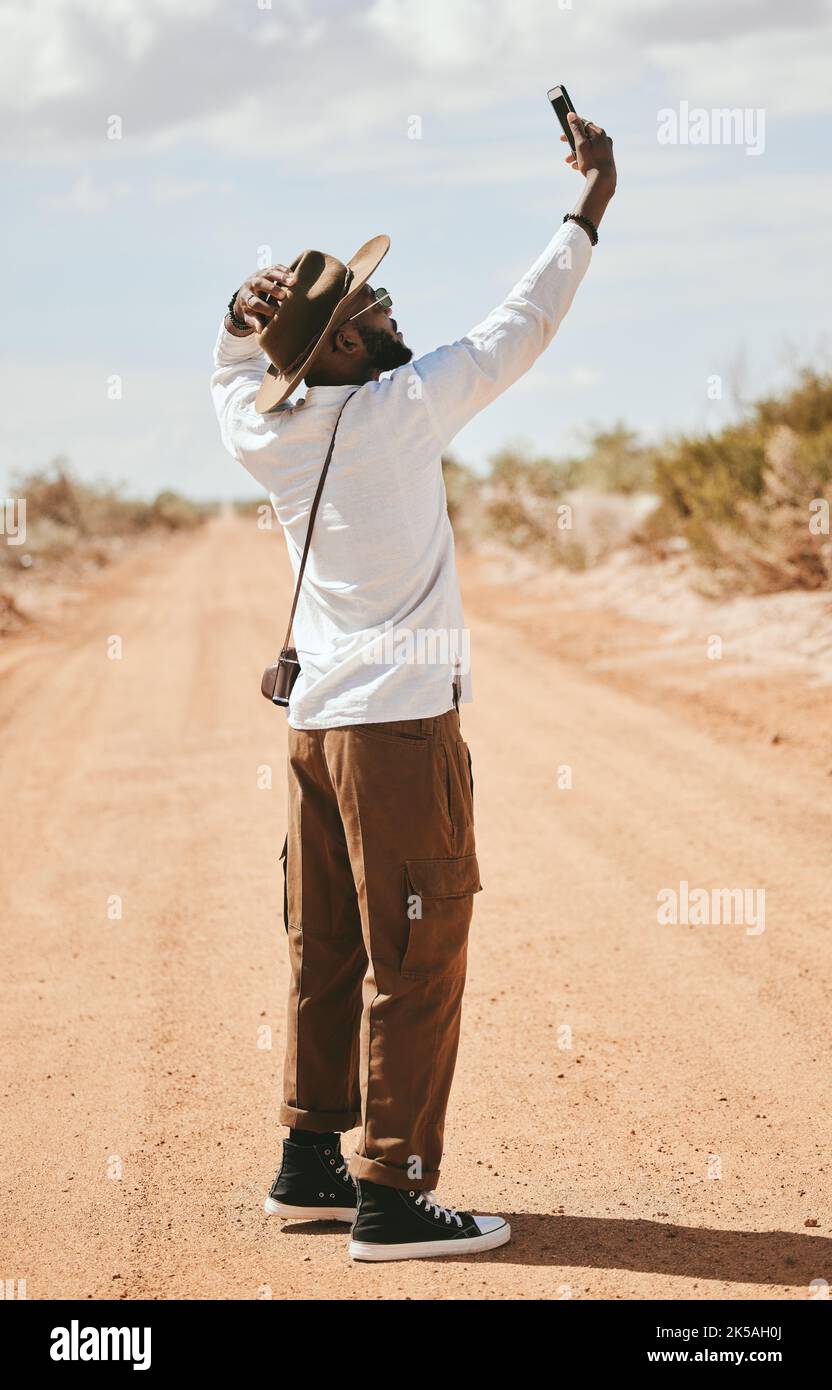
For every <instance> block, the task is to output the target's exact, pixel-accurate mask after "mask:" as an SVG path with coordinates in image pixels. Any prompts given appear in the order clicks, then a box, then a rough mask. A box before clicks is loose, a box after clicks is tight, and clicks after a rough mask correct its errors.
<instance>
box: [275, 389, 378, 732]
mask: <svg viewBox="0 0 832 1390" xmlns="http://www.w3.org/2000/svg"><path fill="white" fill-rule="evenodd" d="M354 395H355V391H351V392H350V394H349V395H348V396H347V399H346V400H345V401H344V404H343V405H342V406H341V409H340V410H339V412H338V419H337V420H336V421H335V429H334V430H333V431H332V440H331V442H330V445H329V452H328V453H327V456H326V462H325V463H324V466H323V469H322V470H321V477H320V481H319V483H318V490H317V492H316V493H315V500H314V501H313V503H312V510H311V511H310V513H309V526H308V527H307V531H306V544H305V545H304V547H303V555H302V557H301V562H300V568H299V569H298V578H297V583H296V584H295V597H294V600H293V602H292V611H291V613H290V614H289V626H288V627H287V629H286V639H285V641H284V643H283V650H282V651H281V653H280V657H279V659H278V660H277V661H276V662H275V664H274V665H272V666H267V667H266V669H265V671H264V672H263V679H262V680H261V682H260V692H261V694H263V695H265V697H266V699H267V700H270V701H271V703H272V704H273V705H280V706H281V708H282V709H288V707H289V697H290V695H291V694H292V690H293V688H294V684H295V681H296V680H297V678H298V676H299V675H300V662H299V660H298V654H297V651H296V650H295V648H294V647H292V646H290V642H291V640H292V627H293V626H294V622H295V612H296V611H297V606H298V599H299V598H300V586H301V584H302V583H303V574H304V570H305V569H306V561H307V559H308V557H309V547H310V545H311V543H312V530H313V527H314V525H315V518H316V516H317V515H318V507H319V506H320V502H321V494H322V493H323V490H324V483H325V482H326V475H327V473H328V472H329V465H330V464H331V462H332V455H333V452H334V450H335V436H336V435H337V433H338V426H339V425H340V423H341V416H342V415H343V413H344V411H345V410H346V408H347V405H348V404H349V402H350V401H351V400H352V398H353V396H354Z"/></svg>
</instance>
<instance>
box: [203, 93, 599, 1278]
mask: <svg viewBox="0 0 832 1390" xmlns="http://www.w3.org/2000/svg"><path fill="white" fill-rule="evenodd" d="M570 120H571V122H572V130H573V134H574V137H575V142H576V153H575V154H574V155H569V156H568V157H567V162H568V163H570V164H571V165H572V166H573V167H574V168H576V169H577V170H578V171H579V172H580V173H581V174H583V175H584V176H585V179H586V182H585V185H584V189H583V192H582V195H581V197H580V198H579V200H578V203H577V204H576V207H575V209H574V212H573V213H571V214H568V218H569V219H570V220H566V219H564V222H563V225H562V226H561V227H560V229H559V230H558V232H557V233H556V235H555V237H554V238H553V240H552V241H551V243H550V244H549V246H548V247H547V249H546V251H544V253H543V255H542V256H541V257H540V258H539V260H538V261H537V262H536V263H535V265H534V266H533V267H532V268H531V270H530V271H529V272H528V274H527V275H526V276H524V278H523V279H522V280H521V281H520V282H519V284H518V285H517V286H516V287H515V288H514V290H512V292H511V294H510V295H509V296H508V298H507V299H506V300H505V302H504V303H503V304H502V305H501V306H500V307H499V308H498V309H496V310H495V311H494V312H493V313H492V314H490V315H489V316H488V318H486V319H485V320H484V321H483V323H481V324H480V325H479V326H478V327H477V328H475V329H473V330H472V331H471V332H470V333H469V334H468V335H467V337H465V338H462V339H460V340H459V341H458V342H456V343H453V344H451V345H449V346H446V347H440V348H438V349H437V350H436V351H435V352H432V353H429V354H427V355H426V356H425V357H421V358H419V359H418V360H417V361H413V360H412V357H413V354H412V352H411V350H410V349H409V348H408V347H407V346H406V345H405V343H404V339H403V337H402V334H401V332H400V331H399V329H398V324H397V322H396V320H395V319H394V318H393V317H392V313H391V310H392V300H391V299H390V297H389V295H387V294H386V292H385V291H374V290H373V289H372V288H371V287H370V284H369V283H368V282H369V279H370V278H371V276H372V274H373V272H374V270H375V269H376V267H377V266H378V264H379V262H380V261H381V259H383V257H384V255H385V254H386V251H387V249H388V247H389V241H388V239H387V238H386V237H376V238H375V239H374V240H373V241H371V242H368V243H367V245H366V246H365V247H363V248H362V250H361V251H360V252H359V253H358V255H357V256H356V257H354V258H353V260H352V261H351V262H350V263H349V265H347V266H345V265H343V264H342V263H341V262H340V261H337V260H336V259H335V258H334V257H331V256H323V255H321V254H320V253H318V252H307V253H305V254H304V255H303V256H302V257H300V258H299V259H298V261H297V262H296V263H295V265H294V266H293V269H292V271H287V270H286V269H285V268H284V267H282V266H277V267H274V268H272V269H270V270H266V271H262V272H259V273H257V274H255V275H253V276H252V277H251V278H250V279H249V280H248V281H247V282H246V283H245V284H244V285H243V287H242V289H241V290H240V291H239V292H238V293H237V294H236V295H235V296H234V298H233V300H232V302H231V305H230V306H229V314H228V316H227V317H226V319H225V322H224V325H223V328H222V330H221V332H220V335H219V339H218V342H217V347H216V352H215V371H214V374H213V378H212V392H213V397H214V403H215V406H216V410H217V414H218V417H219V421H220V427H221V431H222V437H223V440H224V443H225V444H226V447H227V448H228V449H229V450H230V452H231V453H232V454H233V455H234V457H235V458H237V459H238V460H239V461H240V462H241V463H242V464H243V465H244V466H245V467H246V468H247V469H248V471H249V472H250V473H251V474H252V475H253V476H254V477H255V478H256V479H257V480H258V482H260V483H261V484H262V485H263V486H264V487H265V488H266V490H267V491H268V492H269V494H270V496H271V500H272V504H273V507H274V510H275V512H276V514H277V517H278V519H279V521H280V522H281V525H282V526H283V528H284V532H285V535H286V540H287V545H288V548H289V553H290V558H291V560H292V564H293V567H294V570H295V575H296V578H297V576H298V572H299V569H300V565H301V555H302V552H303V551H304V546H305V544H306V541H307V535H308V531H309V521H310V513H311V511H312V504H313V498H314V496H315V493H316V489H317V488H318V485H319V480H320V477H321V472H322V469H323V467H324V463H325V460H326V458H327V455H328V452H329V451H330V449H332V453H331V467H330V469H329V472H328V473H327V475H326V478H325V482H324V487H323V491H322V500H321V505H320V511H319V512H318V514H317V518H316V520H315V525H314V529H313V531H312V538H311V544H310V549H309V560H308V567H307V568H306V570H305V573H302V583H301V587H300V593H299V599H298V606H297V612H296V616H295V620H294V629H293V630H294V638H295V645H296V647H297V650H298V655H299V660H300V667H301V671H300V676H299V678H298V679H297V683H296V684H295V686H294V689H293V691H292V695H291V702H290V713H289V834H288V839H287V851H286V864H285V871H286V903H287V911H286V927H287V931H288V934H289V950H290V957H291V965H292V986H291V993H290V999H289V1012H288V1036H287V1044H286V1060H285V1068H284V1102H283V1105H282V1108H281V1111H280V1120H281V1123H283V1124H286V1125H288V1126H289V1129H290V1133H289V1137H288V1139H287V1140H285V1141H284V1151H283V1165H282V1168H281V1170H280V1172H279V1174H278V1176H277V1178H276V1179H275V1182H274V1184H273V1186H272V1189H271V1192H270V1194H269V1197H268V1199H267V1202H266V1209H267V1211H270V1212H274V1213H277V1214H279V1215H281V1216H283V1217H290V1218H292V1217H293V1218H295V1219H302V1220H310V1219H323V1220H332V1219H337V1220H345V1221H351V1222H352V1223H353V1226H352V1240H351V1242H350V1254H351V1255H352V1257H353V1258H355V1259H362V1260H379V1259H409V1258H418V1257H421V1256H435V1255H444V1254H452V1255H454V1254H465V1253H472V1252H476V1251H482V1250H488V1249H491V1248H493V1247H495V1246H497V1245H502V1244H504V1243H505V1241H507V1240H508V1239H509V1236H510V1228H509V1226H508V1223H507V1222H506V1221H504V1220H503V1219H502V1218H501V1217H498V1216H472V1215H471V1214H470V1213H468V1212H464V1211H457V1210H455V1209H453V1208H446V1207H443V1206H440V1205H439V1203H438V1202H437V1201H436V1198H435V1196H434V1193H433V1189H434V1187H435V1185H436V1183H437V1180H438V1178H439V1165H440V1160H441V1155H442V1141H443V1130H444V1122H445V1112H446V1109H447V1104H448V1096H449V1093H450V1088H451V1082H452V1078H453V1072H454V1066H455V1061H456V1054H457V1044H458V1040H459V1028H460V1015H461V1003H462V993H463V988H464V982H465V968H466V949H467V939H468V929H469V925H470V921H471V915H472V908H473V896H474V894H475V893H477V892H479V890H480V886H481V885H480V879H479V868H478V865H477V857H476V848H475V841H474V808H473V778H472V775H471V760H470V755H469V752H468V748H467V745H466V744H465V742H464V741H463V738H462V734H461V729H460V719H459V703H460V700H462V701H464V700H467V699H469V698H470V681H469V675H468V671H467V661H465V660H464V659H463V658H464V653H465V651H466V649H467V648H466V643H465V640H464V638H465V630H464V619H463V615H462V606H461V602H460V596H459V588H458V583H457V576H456V566H455V560H454V543H453V535H452V531H451V526H450V522H449V519H448V512H447V503H446V497H445V489H444V484H443V479H442V466H441V457H442V452H443V450H444V449H445V447H446V446H447V445H448V444H449V443H450V441H451V440H452V439H453V438H454V436H455V435H456V434H457V433H458V431H459V430H460V429H462V427H463V426H464V425H465V424H467V422H468V421H469V420H470V419H471V418H472V417H473V416H474V415H475V414H476V413H477V412H478V411H480V410H483V409H484V408H485V406H487V405H488V404H489V403H490V402H491V401H493V400H494V399H495V398H496V397H497V396H498V395H500V394H501V392H503V391H505V390H506V388H507V387H509V386H510V385H511V384H512V382H514V381H516V380H517V379H518V377H520V376H521V375H522V374H523V373H524V372H527V371H528V370H529V368H530V367H531V366H532V365H533V364H534V362H535V361H536V359H537V358H538V357H539V356H540V354H541V353H542V352H543V351H544V349H545V348H546V347H547V346H548V344H549V343H550V342H551V340H552V338H553V337H554V334H555V332H556V331H557V329H558V327H559V325H560V322H561V320H562V319H563V317H564V315H565V314H566V312H567V310H568V308H569V306H570V304H571V302H572V299H573V297H574V294H575V291H576V289H577V287H578V285H579V283H580V281H581V279H582V278H583V275H584V273H585V271H586V269H587V266H588V265H589V261H590V258H591V246H592V245H593V244H594V242H595V241H597V225H598V223H599V222H600V221H601V218H602V216H603V214H604V211H605V209H606V206H607V204H608V202H609V200H610V198H611V197H612V195H613V193H614V191H615V182H616V173H615V164H614V159H613V152H612V141H611V140H610V139H609V138H608V137H607V135H606V134H605V133H604V131H603V130H601V129H600V127H598V126H597V125H594V124H593V123H592V122H584V121H582V120H581V119H580V118H578V117H575V116H573V117H570ZM264 372H265V375H264ZM387 373H389V375H385V374H387ZM301 381H305V383H306V387H307V388H308V389H307V394H306V396H305V398H304V399H302V400H300V401H298V402H297V403H296V404H295V405H289V404H286V402H287V401H288V399H289V396H290V395H291V394H292V392H293V390H294V389H295V387H296V386H297V385H299V384H300V382H301ZM333 440H334V444H333ZM506 676H507V679H508V678H510V672H509V671H507V672H506ZM358 1125H360V1126H361V1139H360V1142H359V1145H358V1150H357V1152H356V1154H355V1155H354V1157H353V1158H352V1159H351V1160H350V1163H349V1165H348V1167H347V1165H346V1163H345V1161H344V1158H343V1156H342V1153H341V1147H340V1135H341V1133H342V1132H344V1131H346V1130H349V1129H352V1128H354V1127H355V1126H358Z"/></svg>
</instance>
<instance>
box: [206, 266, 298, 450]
mask: <svg viewBox="0 0 832 1390" xmlns="http://www.w3.org/2000/svg"><path fill="white" fill-rule="evenodd" d="M293 283H294V277H293V276H292V273H291V271H289V270H287V269H286V267H285V266H283V265H275V266H271V267H269V269H268V270H258V271H255V273H254V274H253V275H251V276H250V277H249V278H248V280H246V281H245V282H244V283H243V285H242V286H241V287H240V289H239V290H238V292H237V294H236V296H235V298H234V300H233V301H232V303H231V305H230V306H229V309H228V312H227V313H226V316H225V319H224V320H223V324H222V327H221V328H220V332H219V336H218V338H217V342H216V345H215V347H214V370H213V373H212V375H211V396H212V399H213V402H214V409H215V410H216V412H217V419H218V421H219V425H220V433H221V435H222V442H223V444H224V445H225V447H226V449H227V450H228V452H229V453H230V454H232V455H233V457H234V458H236V459H237V460H239V462H240V463H242V464H244V465H245V466H246V467H247V468H249V467H250V464H251V463H255V464H256V462H257V461H258V459H259V458H260V457H261V456H262V454H263V452H264V450H265V449H266V448H267V447H268V445H269V444H270V443H271V442H272V440H273V439H274V436H275V433H276V425H277V420H276V418H275V416H274V415H271V416H268V415H259V414H258V413H257V411H256V410H255V409H254V400H255V397H256V396H257V392H258V390H259V389H260V383H261V381H262V380H263V375H264V373H265V371H266V369H267V367H268V365H269V364H268V358H267V357H266V355H265V353H264V352H263V351H262V350H261V348H260V344H259V341H258V338H257V334H258V333H261V332H262V330H263V329H264V328H265V326H266V324H267V323H268V322H269V321H270V320H271V319H273V318H274V316H275V314H276V313H277V311H278V309H279V308H280V305H281V303H282V302H283V300H284V299H287V298H289V296H290V295H291V294H292V288H291V287H292V284H293ZM251 471H254V470H251Z"/></svg>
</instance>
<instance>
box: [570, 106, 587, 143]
mask: <svg viewBox="0 0 832 1390" xmlns="http://www.w3.org/2000/svg"><path fill="white" fill-rule="evenodd" d="M567 120H568V121H569V125H570V128H571V130H572V135H573V137H574V139H575V142H576V144H577V143H579V142H580V141H581V140H585V139H586V130H585V129H584V123H583V121H582V120H581V118H580V116H579V115H578V114H577V112H576V111H570V112H569V115H568V117H567Z"/></svg>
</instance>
